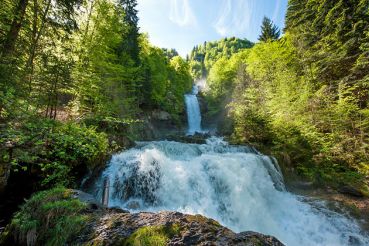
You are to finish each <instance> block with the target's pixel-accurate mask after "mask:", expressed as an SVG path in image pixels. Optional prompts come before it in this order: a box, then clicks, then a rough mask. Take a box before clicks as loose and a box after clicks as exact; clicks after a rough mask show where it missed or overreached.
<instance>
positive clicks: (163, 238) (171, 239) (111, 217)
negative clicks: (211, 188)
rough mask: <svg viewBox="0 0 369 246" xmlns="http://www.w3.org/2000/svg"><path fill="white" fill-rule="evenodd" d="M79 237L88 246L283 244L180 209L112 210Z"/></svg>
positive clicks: (107, 211) (270, 237)
mask: <svg viewBox="0 0 369 246" xmlns="http://www.w3.org/2000/svg"><path fill="white" fill-rule="evenodd" d="M89 227H90V228H89V232H90V233H87V234H86V235H85V236H83V237H81V238H80V239H79V240H80V241H79V243H80V244H85V243H89V245H92V244H94V245H95V244H96V245H250V246H253V245H255V246H256V245H272V246H280V245H283V244H282V243H281V242H280V241H278V239H276V238H274V237H272V236H265V235H262V234H259V233H255V232H241V233H234V232H233V231H231V230H229V229H227V228H225V227H223V226H221V225H220V224H219V223H218V222H217V221H215V220H212V219H208V218H206V217H204V216H201V215H187V214H182V213H178V212H159V213H146V212H142V213H128V212H125V211H123V210H119V209H109V210H106V211H105V212H103V213H102V214H101V215H100V216H99V218H98V219H97V220H96V221H94V222H93V223H92V224H91V225H90V226H89Z"/></svg>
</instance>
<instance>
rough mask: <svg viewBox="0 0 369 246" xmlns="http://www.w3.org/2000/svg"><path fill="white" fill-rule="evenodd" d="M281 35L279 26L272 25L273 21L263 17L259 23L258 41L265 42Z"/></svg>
mask: <svg viewBox="0 0 369 246" xmlns="http://www.w3.org/2000/svg"><path fill="white" fill-rule="evenodd" d="M280 35H281V31H280V30H279V28H278V27H277V26H276V25H274V23H273V22H272V21H271V20H270V19H269V18H268V17H264V19H263V23H262V25H261V34H260V36H259V41H261V42H267V41H271V40H277V39H278V38H279V36H280Z"/></svg>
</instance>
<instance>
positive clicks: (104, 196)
mask: <svg viewBox="0 0 369 246" xmlns="http://www.w3.org/2000/svg"><path fill="white" fill-rule="evenodd" d="M109 186H110V185H109V179H108V178H106V179H105V180H104V189H103V194H102V205H103V206H104V207H107V206H108V205H109Z"/></svg>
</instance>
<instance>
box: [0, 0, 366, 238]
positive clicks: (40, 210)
mask: <svg viewBox="0 0 369 246" xmlns="http://www.w3.org/2000/svg"><path fill="white" fill-rule="evenodd" d="M368 6H369V0H345V1H344V0H339V1H319V0H289V1H288V8H287V13H286V17H285V27H284V28H283V30H282V29H280V28H279V27H278V26H276V25H275V24H274V23H273V21H272V20H271V19H269V18H267V17H264V20H263V22H262V23H260V24H261V33H260V36H259V39H258V40H257V41H256V42H251V41H249V40H248V39H247V37H224V38H222V39H220V40H217V41H205V42H204V43H203V44H199V45H196V46H194V47H193V49H192V51H191V52H190V53H189V54H188V55H187V57H185V58H184V57H181V56H180V55H179V54H178V52H177V51H176V50H175V49H174V48H172V47H167V48H163V47H156V46H155V45H153V44H152V43H150V41H149V40H150V39H149V35H150V34H147V33H143V32H142V31H141V30H140V27H139V18H138V10H137V9H138V8H137V1H136V0H117V1H113V0H87V1H84V0H55V1H54V0H3V1H2V4H1V8H0V200H1V201H0V245H2V244H4V245H7V244H9V243H13V245H70V243H73V242H77V241H76V240H77V238H78V240H85V239H86V238H84V239H81V238H80V237H79V235H81V234H82V232H84V233H85V229H86V225H87V224H89V223H90V224H89V225H92V224H93V225H95V224H97V222H96V221H98V218H99V217H101V216H102V215H101V214H104V213H105V212H106V211H105V210H101V211H100V210H99V214H95V213H94V212H90V210H91V209H90V208H89V207H88V205H86V203H84V202H80V201H78V199H74V198H72V195H71V194H73V192H74V190H71V189H82V188H81V187H82V186H83V185H85V183H88V182H95V183H97V182H98V181H96V180H98V179H97V177H98V176H99V175H101V173H102V172H103V170H108V169H106V168H108V167H109V166H108V163H113V164H114V160H115V159H114V155H116V154H117V153H120V152H121V151H123V150H128V149H131V148H133V147H134V146H135V141H143V140H144V141H148V140H150V141H161V140H165V139H152V138H153V137H147V136H145V134H146V132H147V131H148V129H149V130H151V131H156V128H155V127H153V125H155V124H154V123H152V122H154V121H155V120H156V119H155V115H160V117H158V118H160V120H159V123H158V124H159V125H162V127H166V126H167V124H168V125H169V126H170V128H171V129H172V128H174V129H177V130H178V131H182V129H183V127H184V126H185V125H186V124H187V123H186V103H188V102H186V100H185V97H184V95H185V94H191V90H192V87H193V85H194V84H196V82H197V81H199V80H206V86H205V88H204V89H203V90H202V91H200V92H199V94H198V95H196V96H197V98H199V99H201V101H200V104H201V105H200V107H201V113H202V114H203V118H204V119H203V127H204V125H206V124H207V122H212V123H214V124H216V125H217V129H216V131H215V132H216V135H217V136H222V137H224V139H225V140H227V141H228V142H229V143H230V144H232V146H233V145H234V146H251V147H253V148H256V149H257V150H259V151H261V152H262V153H263V154H265V155H268V156H274V157H275V158H276V160H277V161H278V163H279V166H280V167H281V169H282V175H283V176H284V180H285V182H286V186H287V190H288V185H289V184H293V182H295V183H296V180H297V181H298V182H304V183H308V184H311V186H312V187H313V188H314V189H321V190H329V191H331V190H334V192H336V193H337V194H344V195H346V196H348V197H354V198H355V199H356V198H358V199H361V200H360V201H364V202H363V203H364V204H366V205H365V207H364V211H366V212H365V214H364V216H367V215H368V214H369V207H368V203H367V199H368V197H369V72H368V71H369V7H368ZM153 11H154V10H153ZM155 11H156V10H155ZM204 105H205V106H204ZM187 106H188V105H187ZM162 115H164V116H162ZM187 117H190V116H189V115H187ZM164 121H169V123H165V122H164ZM164 131H166V130H164ZM168 132H170V130H169V129H168ZM183 135H185V134H183ZM209 136H210V135H209V134H208V133H206V134H203V132H202V133H198V134H197V133H196V134H195V137H194V139H192V138H191V137H188V136H187V138H186V141H189V142H190V143H191V144H194V143H196V144H197V142H195V141H200V140H201V141H203V140H204V141H203V142H204V144H205V145H206V144H209V142H205V138H209ZM171 137H172V136H171ZM177 137H178V136H177ZM198 138H200V140H198ZM191 141H192V142H191ZM206 141H208V140H206ZM222 141H223V140H222ZM164 142H165V141H164ZM165 143H166V142H165ZM165 143H163V145H165ZM155 144H156V142H154V145H155ZM140 146H141V145H140ZM176 146H177V145H175V144H173V146H170V147H167V149H165V151H166V152H165V151H164V152H165V154H168V153H169V154H173V153H174V152H175V154H177V153H181V152H182V151H183V155H186V154H188V153H187V152H186V151H188V150H187V149H185V150H183V149H180V150H174V149H175V148H176ZM161 148H163V147H162V146H161V145H160V147H158V150H159V151H161ZM188 148H190V147H188ZM191 148H192V147H191ZM221 148H225V147H224V146H223V145H222V146H221ZM143 149H144V148H143ZM140 151H141V149H140ZM171 151H172V152H173V153H172V152H171ZM196 151H197V152H201V151H203V149H202V148H200V147H199V150H196ZM196 151H195V152H196ZM227 151H228V149H227ZM128 152H129V151H128ZM128 152H127V153H128ZM167 152H168V153H167ZM197 152H196V153H197ZM215 152H216V151H215ZM123 153H124V152H123ZM191 153H192V152H191ZM216 153H217V152H216ZM258 153H259V152H258ZM145 154H146V152H145ZM145 154H143V153H141V155H142V156H144V155H145ZM169 154H168V155H169ZM206 154H209V153H207V152H206ZM210 154H214V153H213V152H211V153H210ZM210 154H209V155H210ZM157 155H158V154H157ZM157 155H154V157H155V158H156V157H157ZM260 155H262V154H261V153H260ZM112 156H113V159H112ZM190 156H191V155H190ZM144 157H146V156H144ZM144 157H142V158H143V159H144ZM154 157H151V156H150V158H154ZM117 158H119V156H118V157H117ZM130 158H131V159H127V160H124V161H122V163H123V162H124V163H131V162H133V161H132V160H133V159H134V158H133V157H130ZM150 158H147V159H148V160H151V159H150ZM155 158H154V159H153V160H152V161H151V162H150V163H151V164H152V165H154V167H153V168H152V169H150V170H149V171H148V174H147V175H148V176H149V177H150V178H148V180H149V181H147V180H146V179H145V177H144V174H135V175H136V176H133V178H132V179H127V181H124V182H125V183H124V182H123V183H124V184H125V185H126V187H125V188H124V189H122V190H123V191H119V192H120V193H119V192H117V193H118V195H116V196H119V195H121V194H124V195H121V196H123V197H125V199H126V198H127V199H126V200H128V201H131V200H129V199H133V200H134V199H141V196H142V197H143V198H142V200H143V201H144V202H142V203H143V204H145V206H147V207H148V208H150V209H152V207H155V206H156V205H158V204H159V205H162V204H165V202H163V201H161V202H162V203H160V202H157V201H155V202H153V201H151V200H155V199H159V198H158V197H157V196H159V195H158V194H159V193H154V195H152V194H151V193H150V194H149V195H146V193H145V192H148V191H146V190H145V191H143V190H142V189H144V188H145V187H146V188H147V190H149V191H150V192H153V191H152V190H155V189H159V185H158V184H157V183H155V182H157V180H156V179H160V178H162V177H164V176H165V173H164V172H161V173H160V174H159V175H157V176H155V173H154V172H155V170H156V171H157V170H158V169H159V167H158V166H160V160H156V159H155ZM167 158H168V159H170V158H172V156H169V157H167ZM186 158H189V157H183V158H182V159H181V158H179V159H178V160H177V159H175V161H173V163H175V164H177V163H178V162H180V161H183V160H187V159H186ZM191 158H192V157H191ZM209 158H210V157H209ZM214 158H215V157H214ZM217 158H218V159H217V160H219V162H220V161H221V160H223V159H222V158H223V156H217ZM235 158H236V157H235ZM210 159H211V158H210ZM145 160H146V159H145ZM232 160H233V159H232ZM232 160H231V161H230V162H232ZM207 161H208V160H205V161H203V162H204V163H205V162H207ZM136 162H139V161H136ZM158 163H159V164H158ZM194 163H196V161H194ZM222 163H223V164H224V165H225V164H226V162H222ZM151 164H150V165H151ZM166 165H167V164H166ZM186 165H187V163H186ZM188 165H189V164H188ZM206 165H208V164H206ZM277 165H278V164H277ZM165 167H167V166H165ZM162 168H164V167H162ZM176 168H177V169H176V170H178V166H177V167H176ZM189 168H191V166H190V165H189ZM207 168H208V169H209V170H211V168H210V167H208V166H205V167H204V169H206V170H208V169H207ZM184 169H186V168H184ZM132 170H134V171H131V172H132V173H134V172H138V171H137V170H141V169H140V168H137V167H136V168H135V169H132ZM181 170H182V169H181ZM219 170H221V168H219ZM222 170H223V169H222ZM242 170H243V169H242ZM119 172H121V170H120V171H119ZM191 172H192V171H191ZM196 172H198V169H195V171H193V174H194V175H195V173H196ZM209 172H210V171H209ZM227 172H228V171H226V172H225V173H224V175H225V176H226V174H227ZM214 173H215V171H214ZM214 173H213V174H212V176H211V175H210V177H209V180H215V179H216V174H214ZM104 174H105V171H104ZM124 175H128V174H124ZM132 175H133V174H132ZM86 176H88V177H89V179H86ZM95 176H96V177H95ZM124 177H125V178H127V177H126V176H124ZM182 177H183V176H180V178H178V180H181V178H182ZM90 178H91V179H92V178H95V179H96V180H93V181H90ZM115 179H117V178H115ZM152 179H154V181H155V182H154V181H153V180H152ZM245 179H246V178H245ZM86 180H88V181H86ZM111 180H114V179H111ZM99 182H100V181H99ZM111 182H112V181H111ZM139 182H141V183H140V184H138V183H139ZM150 182H153V183H150ZM178 182H180V181H178ZM189 182H190V181H189ZM191 182H195V181H191ZM191 182H190V183H191ZM209 182H210V181H209ZM151 184H153V185H151ZM170 184H172V185H174V184H173V183H170ZM216 185H217V186H216V187H215V188H214V190H215V191H216V192H218V193H219V194H218V193H215V194H216V195H215V196H218V195H219V197H221V195H222V193H221V192H222V187H223V188H224V187H226V185H225V181H224V182H223V181H222V180H221V181H217V183H216ZM135 186H137V187H138V188H137V187H135ZM147 186H148V187H147ZM111 187H114V189H116V190H117V189H118V188H117V187H118V185H117V184H116V183H114V186H113V185H112V186H111ZM127 187H128V188H127ZM183 187H185V185H183V184H182V187H180V188H183ZM191 187H197V186H196V184H195V183H191ZM193 189H195V188H193ZM224 189H225V190H227V189H228V190H231V188H229V187H228V188H227V187H226V188H224ZM179 190H180V192H184V191H183V190H182V189H179ZM198 190H201V189H200V188H199V189H198ZM84 191H86V192H88V191H89V190H88V191H87V190H84ZM278 192H279V191H278ZM174 193H175V192H174ZM336 193H335V194H336ZM99 194H100V193H99ZM160 194H162V193H160ZM186 194H187V193H186ZM186 194H185V195H186ZM185 195H184V197H185ZM199 197H201V195H199ZM100 198H101V197H99V199H100ZM115 198H116V197H115ZM154 198H155V199H154ZM25 199H26V200H27V202H25V203H24V200H25ZM145 199H146V200H145ZM150 199H151V200H150ZM183 199H185V198H183ZM350 199H351V198H350ZM178 200H181V199H178ZM176 201H177V200H176ZM231 201H233V200H231V198H229V199H228V200H227V202H228V203H227V202H224V201H223V200H222V201H221V202H220V203H221V204H220V205H219V207H217V208H216V209H214V210H216V211H218V210H219V211H220V210H222V209H224V207H226V206H230V207H231V205H230V204H229V203H231ZM134 202H136V203H137V204H139V205H140V204H141V202H137V201H136V200H134ZM136 203H134V205H133V206H132V207H134V209H133V210H134V211H135V212H137V211H139V212H141V211H142V210H140V209H136V207H139V205H137V204H136ZM199 203H201V202H199ZM147 204H148V205H147ZM170 204H171V203H170ZM196 204H197V203H196ZM125 205H126V204H125ZM149 205H150V206H149ZM159 205H158V206H159ZM140 206H143V205H142V204H141V205H140ZM181 206H182V204H181ZM186 206H187V204H186ZM186 206H185V205H183V206H182V207H180V208H179V209H178V208H177V207H175V208H174V211H178V210H179V211H180V212H183V211H187V210H186V209H183V207H185V208H187V207H186ZM188 206H189V207H190V208H192V207H191V206H190V205H188ZM204 206H205V205H204ZM147 207H145V208H147ZM159 207H160V206H159ZM163 207H164V208H166V209H167V210H173V208H172V207H170V208H169V209H168V208H167V207H165V206H164V205H163ZM124 208H125V207H124ZM135 209H136V210H135ZM150 209H149V210H150ZM355 209H356V208H355ZM355 209H354V210H355ZM204 210H206V209H204ZM104 211H105V212H104ZM109 211H110V210H109ZM150 211H152V210H150ZM154 211H156V210H154ZM194 211H195V212H196V213H201V212H202V211H203V210H199V211H200V212H199V211H197V210H194ZM226 211H228V210H226ZM232 211H233V210H232ZM355 211H358V209H356V210H355ZM360 211H361V210H360ZM110 212H111V213H113V212H114V211H113V210H111V211H110ZM110 212H109V213H110ZM219 213H220V212H219ZM202 215H204V216H207V217H212V214H210V215H209V214H207V213H205V214H202ZM222 216H223V217H224V215H223V214H222V215H221V216H219V217H216V218H215V219H217V220H221V218H223V217H222ZM212 218H213V217H212ZM368 218H369V217H365V218H364V220H367V223H369V219H368ZM197 219H198V218H197ZM45 221H47V222H45ZM91 221H92V222H91ZM225 221H226V222H224V223H225V225H226V226H228V224H227V220H225ZM229 221H232V219H229ZM233 221H237V219H236V218H233ZM215 222H216V223H218V222H217V221H215ZM215 222H209V223H215ZM221 222H223V221H221ZM94 223H95V224H94ZM114 223H115V222H114ZM114 223H112V224H114ZM117 223H118V222H117ZM119 223H120V222H119ZM150 223H151V222H150ZM176 223H177V222H176ZM176 223H174V224H173V223H172V222H171V224H170V226H171V227H169V228H167V227H161V226H162V225H160V226H159V227H157V225H153V226H152V227H151V226H149V227H147V228H146V227H143V228H146V229H147V230H148V231H147V230H146V229H145V230H146V231H145V230H144V231H140V230H141V229H139V230H137V228H135V230H136V231H135V230H133V231H135V233H134V234H132V233H133V231H131V232H130V233H131V234H130V236H129V238H128V237H127V238H125V239H124V240H123V241H119V242H120V243H121V244H122V245H166V244H167V243H168V242H172V241H170V240H171V239H172V238H173V237H174V238H175V237H179V235H182V234H181V230H182V229H183V228H187V229H188V226H183V225H181V224H176ZM199 223H204V221H203V220H200V222H199ZM209 223H208V224H209ZM224 223H222V224H224ZM218 224H219V223H218ZM115 225H116V224H114V226H115ZM232 225H233V224H231V226H232ZM165 226H167V224H165ZM212 226H218V225H217V224H212ZM219 226H220V224H219ZM367 226H369V225H367ZM90 227H91V226H90ZM234 228H237V229H236V230H239V231H242V230H244V227H240V228H241V229H242V230H241V229H238V228H239V227H232V228H231V229H233V230H234ZM355 228H356V227H355ZM246 229H247V230H249V228H248V227H246ZM251 229H254V228H252V227H251ZM255 230H256V229H255ZM261 232H262V233H266V234H268V233H269V234H270V235H272V236H276V237H278V239H280V237H281V234H280V233H278V232H275V233H274V231H273V230H272V231H270V232H269V231H261ZM291 233H292V232H291ZM291 233H290V234H291ZM269 234H268V235H269ZM285 234H286V235H287V234H289V233H285ZM292 234H293V233H292ZM11 238H15V239H14V240H13V239H11ZM282 239H283V240H281V241H283V242H284V243H285V242H287V243H291V242H293V243H296V242H297V241H289V239H288V238H286V239H285V238H283V233H282ZM99 240H100V239H99ZM145 240H146V241H145ZM147 240H148V241H147ZM150 240H151V241H150ZM365 240H366V239H364V241H365ZM78 242H82V241H78ZM94 242H95V241H94ZM96 242H98V243H101V245H109V244H104V243H106V242H105V241H101V242H100V241H96ZM305 242H307V241H305ZM341 242H342V241H340V243H339V244H337V245H341ZM365 242H369V240H368V241H365ZM365 242H364V244H362V245H365ZM98 243H97V244H96V245H100V244H98ZM115 243H116V242H115ZM346 243H347V242H346ZM77 245H79V243H77ZM81 245H82V243H81ZM83 245H87V244H83ZM94 245H95V244H94ZM185 245H191V244H185ZM271 245H272V244H271ZM273 245H279V244H273ZM281 245H283V244H281ZM288 245H292V244H288ZM302 245H304V244H302ZM306 245H309V244H308V243H307V244H306ZM331 245H334V244H331ZM342 245H345V243H343V244H342ZM358 245H361V244H358Z"/></svg>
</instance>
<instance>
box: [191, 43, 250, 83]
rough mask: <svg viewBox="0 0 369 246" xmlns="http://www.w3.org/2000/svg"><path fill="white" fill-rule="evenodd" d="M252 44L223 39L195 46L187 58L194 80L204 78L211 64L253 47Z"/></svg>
mask: <svg viewBox="0 0 369 246" xmlns="http://www.w3.org/2000/svg"><path fill="white" fill-rule="evenodd" d="M253 45H254V43H252V42H251V41H249V40H247V39H239V38H235V37H232V38H223V39H221V40H218V41H213V42H204V44H202V45H196V46H195V47H194V48H193V49H192V51H191V54H190V56H189V57H188V59H189V61H190V66H191V72H192V75H193V77H194V78H201V77H205V76H207V74H208V71H209V70H210V68H211V67H212V66H213V64H214V63H215V62H216V61H217V60H219V59H220V58H222V57H227V58H230V57H231V56H232V55H233V54H235V53H237V52H239V51H240V50H242V49H248V48H251V47H253Z"/></svg>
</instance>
